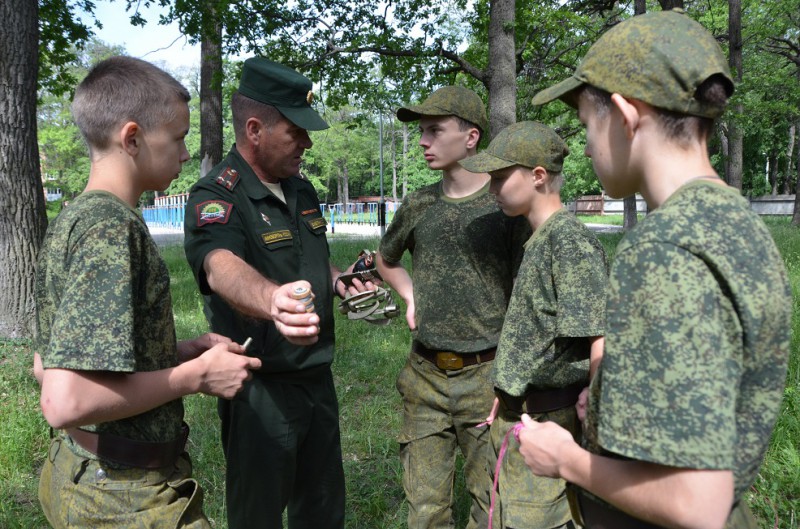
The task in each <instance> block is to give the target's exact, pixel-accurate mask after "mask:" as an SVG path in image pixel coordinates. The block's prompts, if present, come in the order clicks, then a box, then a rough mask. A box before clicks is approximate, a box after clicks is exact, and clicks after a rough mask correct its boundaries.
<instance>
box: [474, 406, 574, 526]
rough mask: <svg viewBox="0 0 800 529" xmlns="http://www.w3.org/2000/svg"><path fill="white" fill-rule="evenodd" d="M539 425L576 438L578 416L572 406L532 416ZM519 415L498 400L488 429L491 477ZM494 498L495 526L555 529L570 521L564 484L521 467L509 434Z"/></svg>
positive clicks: (516, 444)
mask: <svg viewBox="0 0 800 529" xmlns="http://www.w3.org/2000/svg"><path fill="white" fill-rule="evenodd" d="M531 417H532V418H533V419H534V420H536V421H539V422H548V421H551V422H554V423H556V424H558V425H559V426H561V427H563V428H565V429H566V430H568V431H569V432H571V433H572V435H573V436H577V435H578V431H579V426H578V424H579V423H578V416H577V412H576V411H575V407H574V406H569V407H567V408H562V409H560V410H555V411H552V412H549V413H540V414H533V415H531ZM519 421H520V414H519V413H517V412H514V411H511V410H509V409H508V408H506V407H505V406H504V405H503V403H502V401H501V402H500V407H499V409H498V412H497V416H496V417H495V419H494V421H493V422H492V426H491V445H492V446H491V453H490V456H489V457H490V459H489V468H490V469H491V473H492V477H493V478H494V471H495V469H496V465H497V458H498V456H499V454H500V449H501V447H502V446H503V440H504V439H505V437H506V434H508V432H509V430H511V429H512V428H513V427H514V425H515V424H517V423H519ZM497 485H498V490H497V497H496V499H495V510H494V512H495V516H494V522H493V523H494V526H495V527H513V528H520V527H542V528H548V529H550V528H552V529H557V528H559V527H562V526H564V525H565V524H566V523H567V522H569V521H570V520H571V519H572V515H571V513H570V510H569V503H568V501H567V495H566V482H565V481H564V480H563V479H554V478H548V477H543V476H537V475H535V474H534V473H533V472H531V470H530V469H529V468H528V466H527V465H526V464H525V459H524V458H523V457H522V455H521V454H520V453H519V443H518V442H517V441H516V439H514V436H513V435H511V436H510V437H509V439H508V445H507V448H506V453H505V456H504V457H503V462H502V464H501V467H500V476H499V478H498V484H497Z"/></svg>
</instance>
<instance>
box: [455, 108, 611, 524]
mask: <svg viewBox="0 0 800 529" xmlns="http://www.w3.org/2000/svg"><path fill="white" fill-rule="evenodd" d="M568 152H569V150H568V149H567V146H566V144H564V142H563V140H562V139H561V138H559V136H558V134H556V133H555V131H553V130H552V129H551V128H549V127H547V126H545V125H542V124H541V123H537V122H535V121H523V122H520V123H515V124H513V125H510V126H508V127H506V128H505V129H504V130H503V131H502V132H500V134H498V135H497V137H496V138H495V139H493V140H492V143H491V144H489V147H488V148H487V149H486V151H484V152H482V153H480V154H478V155H477V156H473V157H472V158H468V159H466V160H464V161H463V162H462V166H463V167H464V168H465V169H467V170H469V171H474V172H480V173H489V174H490V175H491V178H492V181H491V184H490V186H489V191H490V192H491V193H492V194H494V195H496V197H497V203H498V205H499V206H500V208H501V209H502V210H503V213H505V214H506V215H509V216H512V217H514V216H517V215H521V216H522V217H524V218H525V219H527V221H528V223H529V224H530V226H531V229H532V230H533V236H532V237H531V238H530V239H529V240H528V242H527V243H525V255H524V256H523V258H522V264H520V267H519V272H518V273H517V278H516V281H515V282H514V291H513V292H512V294H511V301H510V302H509V306H508V311H507V312H506V317H505V321H504V322H503V332H502V334H501V335H500V343H499V345H498V346H497V358H496V359H495V361H494V389H495V392H496V393H497V395H498V401H497V402H496V405H497V407H496V408H495V411H493V414H492V416H491V418H490V421H491V438H492V446H493V448H494V454H493V455H494V460H493V461H492V467H491V468H495V466H496V462H497V458H498V457H499V454H500V452H501V448H502V445H503V441H504V439H506V435H507V433H508V431H509V430H510V429H511V428H513V427H514V425H515V424H517V423H519V421H520V417H521V415H522V412H523V410H524V411H526V412H527V413H528V414H529V415H530V416H531V417H533V418H534V419H535V420H537V421H540V422H543V421H553V422H554V423H556V424H559V425H561V426H562V427H564V428H566V429H567V430H569V431H570V432H572V434H573V435H575V436H576V437H577V436H578V434H579V430H578V418H577V416H576V409H575V404H576V403H577V401H578V395H579V394H580V393H581V391H582V390H583V389H584V388H586V387H587V386H588V385H589V366H590V356H591V360H592V364H593V365H595V366H596V365H597V364H598V363H599V361H600V357H601V356H602V352H603V338H602V336H603V333H604V329H605V308H606V307H605V303H606V284H607V274H608V269H607V264H606V258H605V252H604V250H603V246H602V245H601V244H600V241H598V240H597V237H596V236H595V235H594V234H593V233H592V232H591V231H590V230H589V229H588V228H587V227H586V226H584V224H583V223H582V222H580V221H579V220H578V219H576V218H575V216H574V215H572V214H571V213H569V212H568V211H567V210H566V209H564V206H563V205H562V204H561V197H560V191H561V184H562V182H563V176H562V174H561V168H562V165H563V162H564V157H565V156H566V155H567V154H568ZM495 414H496V415H495ZM506 442H507V441H506ZM507 446H508V448H507V451H506V453H505V457H504V459H503V461H502V463H501V467H500V469H499V476H495V479H498V492H499V494H498V498H499V502H497V503H496V505H495V513H498V516H497V519H496V520H495V521H494V523H495V524H496V525H495V526H496V527H505V528H522V527H525V528H529V529H534V528H539V529H550V528H554V527H563V528H568V527H569V528H571V527H574V525H573V524H572V522H571V521H570V520H571V516H570V511H569V505H568V503H567V497H566V484H565V482H564V481H563V480H562V479H552V478H549V477H538V476H535V475H534V474H533V473H531V471H530V470H529V469H528V467H527V466H525V461H524V460H523V459H522V456H521V455H520V453H519V448H518V445H517V444H516V443H514V442H511V443H508V445H507Z"/></svg>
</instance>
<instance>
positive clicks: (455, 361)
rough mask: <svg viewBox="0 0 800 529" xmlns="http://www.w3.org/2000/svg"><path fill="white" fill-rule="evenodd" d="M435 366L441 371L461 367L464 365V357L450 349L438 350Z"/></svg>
mask: <svg viewBox="0 0 800 529" xmlns="http://www.w3.org/2000/svg"><path fill="white" fill-rule="evenodd" d="M436 367H438V368H439V369H441V370H442V371H453V370H456V369H461V368H463V367H464V359H463V358H462V357H461V355H457V354H455V353H451V352H450V351H439V352H437V353H436Z"/></svg>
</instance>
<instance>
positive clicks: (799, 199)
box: [786, 134, 800, 226]
mask: <svg viewBox="0 0 800 529" xmlns="http://www.w3.org/2000/svg"><path fill="white" fill-rule="evenodd" d="M795 150H796V152H797V164H796V165H795V167H796V169H797V176H796V177H795V178H796V179H795V187H794V189H795V194H794V213H793V214H792V226H800V193H798V191H800V134H798V135H797V148H796V149H795ZM786 176H787V178H786V180H787V181H788V180H789V175H786Z"/></svg>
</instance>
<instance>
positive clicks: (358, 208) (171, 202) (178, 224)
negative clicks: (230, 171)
mask: <svg viewBox="0 0 800 529" xmlns="http://www.w3.org/2000/svg"><path fill="white" fill-rule="evenodd" d="M188 196H189V195H188V194H186V193H184V194H180V195H171V196H166V197H158V198H156V200H155V204H154V205H152V206H146V207H144V208H142V216H143V217H144V221H145V222H146V223H147V225H148V226H150V227H155V228H164V229H174V230H183V216H184V209H185V208H186V200H187V198H188ZM397 206H398V204H395V203H394V202H387V203H386V224H387V225H388V224H389V222H390V221H391V219H392V217H394V212H395V211H396V209H397ZM321 207H322V215H323V216H324V217H325V218H326V219H327V220H328V223H329V224H330V225H331V227H332V228H333V227H335V226H336V224H340V223H341V224H361V225H365V226H377V225H378V203H377V202H351V203H348V204H321Z"/></svg>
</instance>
